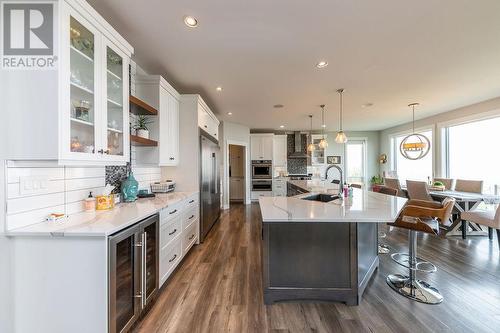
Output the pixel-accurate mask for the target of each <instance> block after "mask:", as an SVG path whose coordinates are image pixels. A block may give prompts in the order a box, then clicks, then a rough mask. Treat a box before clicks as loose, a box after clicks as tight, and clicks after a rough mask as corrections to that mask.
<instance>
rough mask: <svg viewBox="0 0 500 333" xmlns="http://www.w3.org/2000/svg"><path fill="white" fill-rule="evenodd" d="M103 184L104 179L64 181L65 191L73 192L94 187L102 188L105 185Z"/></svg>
mask: <svg viewBox="0 0 500 333" xmlns="http://www.w3.org/2000/svg"><path fill="white" fill-rule="evenodd" d="M104 182H105V180H104V177H100V178H83V179H66V191H75V190H83V189H89V188H94V187H102V186H105V185H106V184H105V183H104Z"/></svg>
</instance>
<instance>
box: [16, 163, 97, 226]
mask: <svg viewBox="0 0 500 333" xmlns="http://www.w3.org/2000/svg"><path fill="white" fill-rule="evenodd" d="M6 174H7V182H8V184H7V212H6V218H7V229H8V230H11V229H14V228H20V227H24V226H27V225H30V224H34V223H39V222H43V221H44V220H45V219H46V218H47V216H48V215H49V214H50V213H65V214H68V215H69V214H75V213H78V212H81V211H83V200H84V199H85V198H86V197H87V196H88V194H89V192H90V191H93V192H94V194H100V193H102V189H103V188H104V186H105V169H104V167H59V166H54V167H47V166H46V165H42V164H41V165H39V166H38V165H37V164H36V163H33V166H31V165H29V166H26V165H24V164H23V165H21V166H18V165H17V164H15V163H11V164H7V172H6ZM21 177H43V178H47V179H48V181H47V188H46V189H43V193H42V190H40V191H39V192H38V193H28V194H23V193H22V192H21V191H20V186H21V182H20V180H21Z"/></svg>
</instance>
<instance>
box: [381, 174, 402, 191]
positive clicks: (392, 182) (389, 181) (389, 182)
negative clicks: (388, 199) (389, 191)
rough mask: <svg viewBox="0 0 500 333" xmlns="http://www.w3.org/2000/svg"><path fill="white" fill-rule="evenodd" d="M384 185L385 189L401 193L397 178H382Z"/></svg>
mask: <svg viewBox="0 0 500 333" xmlns="http://www.w3.org/2000/svg"><path fill="white" fill-rule="evenodd" d="M384 185H385V186H386V187H389V188H393V189H396V190H398V192H400V191H401V184H400V183H399V179H397V178H390V177H386V178H384Z"/></svg>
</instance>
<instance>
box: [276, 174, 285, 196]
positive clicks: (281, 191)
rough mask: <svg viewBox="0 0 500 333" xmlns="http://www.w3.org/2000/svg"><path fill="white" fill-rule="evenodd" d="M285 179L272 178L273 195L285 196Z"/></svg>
mask: <svg viewBox="0 0 500 333" xmlns="http://www.w3.org/2000/svg"><path fill="white" fill-rule="evenodd" d="M286 186H287V185H286V180H285V179H284V178H274V179H273V195H274V196H275V197H286V190H287V189H286Z"/></svg>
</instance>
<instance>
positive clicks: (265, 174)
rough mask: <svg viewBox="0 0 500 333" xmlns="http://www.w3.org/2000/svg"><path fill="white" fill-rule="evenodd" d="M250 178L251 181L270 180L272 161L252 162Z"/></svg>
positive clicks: (271, 176)
mask: <svg viewBox="0 0 500 333" xmlns="http://www.w3.org/2000/svg"><path fill="white" fill-rule="evenodd" d="M252 178H253V179H272V178H273V162H272V161H267V160H264V161H252Z"/></svg>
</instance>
